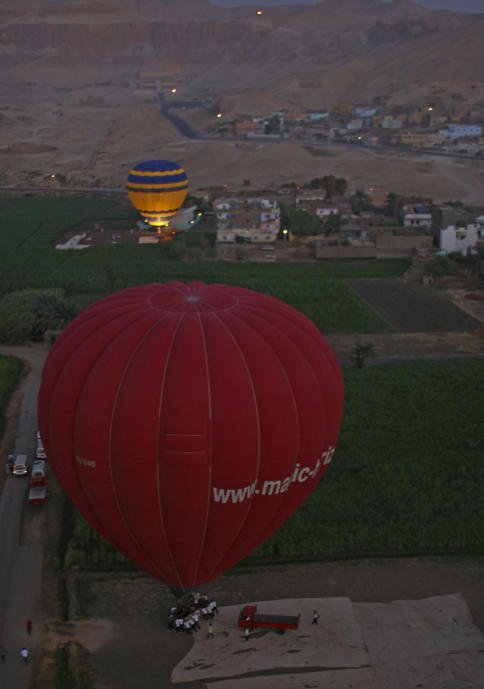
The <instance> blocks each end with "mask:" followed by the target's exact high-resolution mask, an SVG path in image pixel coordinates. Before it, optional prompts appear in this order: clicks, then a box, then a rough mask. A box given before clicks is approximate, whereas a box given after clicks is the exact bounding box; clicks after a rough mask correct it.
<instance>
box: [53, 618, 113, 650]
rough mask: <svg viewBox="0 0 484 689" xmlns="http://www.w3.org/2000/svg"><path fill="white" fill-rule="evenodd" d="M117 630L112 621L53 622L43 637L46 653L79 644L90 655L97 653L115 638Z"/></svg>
mask: <svg viewBox="0 0 484 689" xmlns="http://www.w3.org/2000/svg"><path fill="white" fill-rule="evenodd" d="M115 635H116V634H115V628H114V624H113V622H112V621H111V620H97V619H90V620H79V621H77V622H61V621H60V620H51V621H49V622H48V623H47V632H46V633H45V634H44V636H43V640H42V643H43V648H44V651H46V652H49V651H55V649H56V648H57V646H58V645H59V644H65V643H68V642H73V643H78V644H80V645H81V646H83V647H84V648H85V649H86V651H89V653H96V651H99V650H100V649H101V648H102V647H103V646H104V645H105V644H106V643H108V642H109V641H111V640H112V639H113V638H114V637H115Z"/></svg>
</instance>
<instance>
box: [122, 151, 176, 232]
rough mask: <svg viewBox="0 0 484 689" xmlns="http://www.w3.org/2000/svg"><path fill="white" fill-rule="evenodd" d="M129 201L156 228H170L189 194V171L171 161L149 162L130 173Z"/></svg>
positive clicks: (136, 167) (141, 164) (143, 163)
mask: <svg viewBox="0 0 484 689" xmlns="http://www.w3.org/2000/svg"><path fill="white" fill-rule="evenodd" d="M126 188H127V190H128V195H129V198H130V199H131V203H132V204H133V206H134V207H135V208H136V209H137V210H139V212H140V213H141V215H142V216H143V217H144V218H145V219H146V221H147V222H148V223H149V224H150V225H153V226H154V227H163V226H166V225H168V222H169V220H170V218H171V217H172V216H173V215H175V213H176V212H177V210H178V209H179V208H180V206H181V205H182V203H183V201H184V200H185V197H186V195H187V193H188V180H187V176H186V174H185V170H184V169H183V168H182V167H180V166H179V165H178V163H173V162H172V161H171V160H145V161H144V162H142V163H138V165H135V166H134V168H132V170H130V171H129V175H128V180H127V182H126Z"/></svg>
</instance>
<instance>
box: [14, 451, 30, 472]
mask: <svg viewBox="0 0 484 689" xmlns="http://www.w3.org/2000/svg"><path fill="white" fill-rule="evenodd" d="M28 473H29V458H28V456H27V455H17V456H16V457H15V459H14V460H13V465H12V474H13V475H14V476H26V475H27V474H28Z"/></svg>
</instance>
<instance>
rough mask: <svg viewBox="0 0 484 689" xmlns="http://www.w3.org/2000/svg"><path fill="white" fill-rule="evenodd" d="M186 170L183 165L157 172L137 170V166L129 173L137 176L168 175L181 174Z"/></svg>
mask: <svg viewBox="0 0 484 689" xmlns="http://www.w3.org/2000/svg"><path fill="white" fill-rule="evenodd" d="M184 172H185V170H184V169H183V168H182V167H180V168H178V170H160V171H159V172H155V170H136V168H133V169H132V170H130V171H129V174H130V175H136V176H137V177H161V176H163V177H168V176H169V175H181V174H183V173H184ZM185 181H186V180H185Z"/></svg>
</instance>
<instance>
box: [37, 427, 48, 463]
mask: <svg viewBox="0 0 484 689" xmlns="http://www.w3.org/2000/svg"><path fill="white" fill-rule="evenodd" d="M35 456H36V457H37V459H45V458H46V454H45V449H44V444H43V442H42V438H41V437H40V431H37V449H36V450H35Z"/></svg>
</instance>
